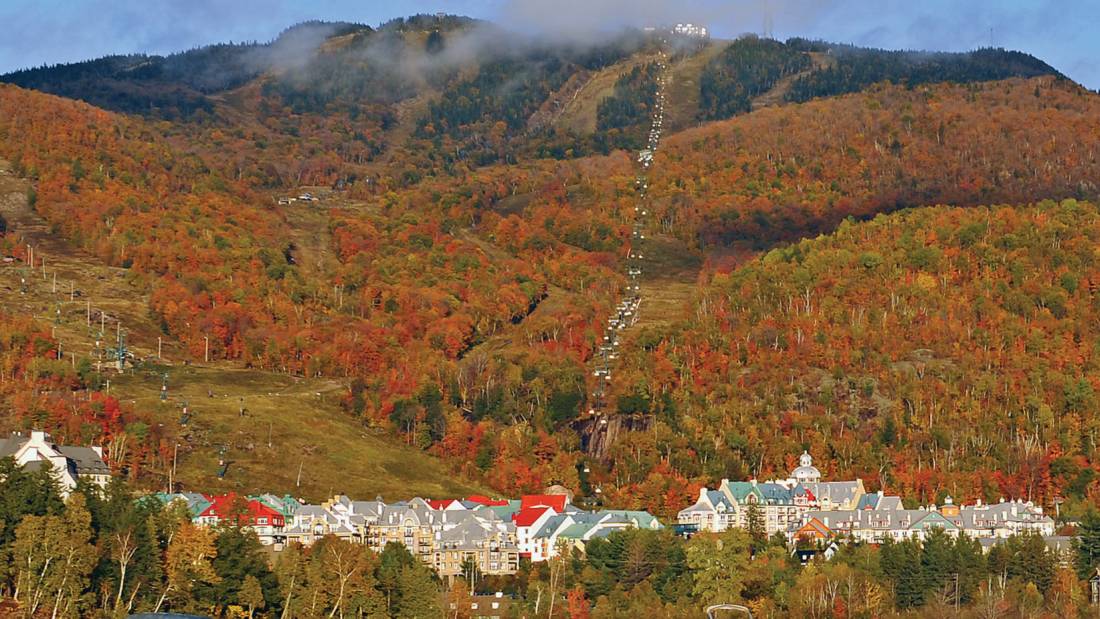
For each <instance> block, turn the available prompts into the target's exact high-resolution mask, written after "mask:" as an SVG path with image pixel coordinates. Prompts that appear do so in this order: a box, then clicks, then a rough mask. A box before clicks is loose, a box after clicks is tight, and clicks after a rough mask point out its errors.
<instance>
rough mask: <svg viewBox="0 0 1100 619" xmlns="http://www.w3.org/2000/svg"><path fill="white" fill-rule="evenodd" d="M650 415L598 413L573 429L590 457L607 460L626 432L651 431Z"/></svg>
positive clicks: (651, 418) (575, 423) (651, 419)
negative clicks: (611, 450) (620, 437)
mask: <svg viewBox="0 0 1100 619" xmlns="http://www.w3.org/2000/svg"><path fill="white" fill-rule="evenodd" d="M652 423H653V417H652V416H650V415H618V414H610V413H598V414H595V415H592V416H590V417H586V418H584V419H578V420H576V421H574V422H573V429H574V430H576V431H577V435H578V436H580V438H581V445H582V446H583V447H584V451H585V453H586V454H588V455H589V456H591V457H593V458H596V459H598V460H604V459H606V458H607V454H608V452H609V450H610V448H611V446H612V445H614V444H615V442H616V441H618V440H619V436H621V435H622V433H624V432H643V431H645V430H648V429H650V427H651V425H652Z"/></svg>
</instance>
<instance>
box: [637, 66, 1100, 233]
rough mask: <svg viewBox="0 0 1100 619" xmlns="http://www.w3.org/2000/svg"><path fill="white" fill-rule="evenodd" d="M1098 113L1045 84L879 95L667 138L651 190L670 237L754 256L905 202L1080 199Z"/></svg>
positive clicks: (1087, 191)
mask: <svg viewBox="0 0 1100 619" xmlns="http://www.w3.org/2000/svg"><path fill="white" fill-rule="evenodd" d="M1098 113H1100V100H1098V99H1097V98H1096V97H1095V96H1092V95H1090V94H1089V93H1088V92H1087V91H1085V90H1083V89H1081V88H1079V87H1077V86H1074V85H1072V84H1069V83H1067V82H1063V81H1060V80H1055V79H1053V78H1035V79H1033V80H1008V81H1003V82H991V83H986V84H977V85H969V86H952V85H937V86H931V87H924V88H913V89H910V88H905V87H900V86H881V87H877V88H873V89H870V90H868V91H866V92H864V93H860V94H856V95H849V96H847V97H841V98H835V99H827V100H821V101H816V102H812V103H809V104H806V105H799V106H790V107H783V108H778V109H767V110H761V111H759V112H757V113H754V114H752V115H749V116H744V117H741V118H738V119H735V120H732V121H728V122H724V123H715V124H711V125H707V126H704V127H700V128H698V129H694V130H690V131H685V132H682V133H680V134H677V135H675V136H673V137H671V138H670V139H669V140H668V142H667V144H666V148H665V149H664V151H663V152H662V154H661V155H660V157H659V163H660V165H658V166H656V167H655V173H654V177H653V180H652V182H651V184H650V186H651V191H652V193H653V196H654V198H655V200H656V207H655V208H656V209H657V215H658V217H659V219H660V220H661V222H662V225H663V226H664V228H665V229H666V230H668V231H669V232H671V233H674V234H677V235H678V236H680V237H681V238H684V239H685V240H691V239H697V240H698V242H700V243H703V244H711V245H719V246H721V245H727V244H730V243H739V242H740V243H748V244H751V245H755V246H757V247H767V246H769V245H770V244H772V243H775V242H781V241H792V240H796V239H798V238H801V237H804V236H812V235H814V234H817V233H819V232H823V231H828V230H830V229H832V228H833V227H834V226H836V224H837V223H839V222H840V221H841V220H843V219H845V218H846V217H850V216H854V217H857V218H863V217H870V216H873V215H874V214H875V213H879V212H884V211H891V210H894V209H897V208H902V207H907V206H921V205H925V204H937V203H947V204H960V205H965V204H981V203H986V202H1024V201H1027V200H1029V199H1032V198H1034V197H1052V198H1062V197H1089V196H1092V195H1095V193H1096V190H1097V186H1096V178H1097V173H1098V172H1100V160H1098V157H1100V133H1098V131H1097V126H1096V124H1095V123H1094V122H1092V119H1093V118H1095V117H1096V115H1097V114H1098Z"/></svg>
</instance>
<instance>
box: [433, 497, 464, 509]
mask: <svg viewBox="0 0 1100 619" xmlns="http://www.w3.org/2000/svg"><path fill="white" fill-rule="evenodd" d="M457 501H458V499H435V500H433V501H427V503H428V507H430V508H432V509H447V508H448V507H450V506H451V504H452V503H455V502H457Z"/></svg>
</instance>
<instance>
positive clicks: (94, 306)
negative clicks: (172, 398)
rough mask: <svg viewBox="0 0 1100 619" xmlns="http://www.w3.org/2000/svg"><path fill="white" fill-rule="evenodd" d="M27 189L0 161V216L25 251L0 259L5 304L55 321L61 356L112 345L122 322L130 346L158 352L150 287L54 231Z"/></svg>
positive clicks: (11, 310) (167, 349)
mask: <svg viewBox="0 0 1100 619" xmlns="http://www.w3.org/2000/svg"><path fill="white" fill-rule="evenodd" d="M29 189H30V184H29V183H28V182H27V181H26V180H24V179H21V178H18V177H16V176H15V175H14V173H13V172H12V170H11V167H10V165H9V164H8V162H6V161H0V216H2V217H3V218H4V219H5V220H6V221H7V226H8V230H9V231H10V232H13V233H15V234H17V235H19V238H20V239H21V241H22V245H23V250H24V251H25V252H27V254H28V255H27V257H26V259H25V260H15V261H12V262H4V263H3V264H2V265H0V304H2V306H3V308H4V311H5V312H6V313H8V314H11V315H13V316H27V317H36V318H39V319H41V320H42V322H43V323H48V324H52V325H53V329H52V330H53V332H54V336H55V337H56V338H57V339H58V341H59V342H60V343H61V347H62V353H63V355H64V356H65V357H66V358H71V354H75V355H77V358H82V357H86V356H88V355H89V354H92V352H93V351H94V349H95V347H96V341H99V342H100V344H101V347H103V348H105V347H113V346H114V345H115V338H116V335H117V334H118V332H119V326H118V325H119V324H120V323H121V325H122V326H121V330H122V331H124V332H125V335H126V337H127V338H128V340H127V348H129V349H130V350H131V351H132V352H134V353H135V354H138V355H141V356H155V355H156V353H157V338H158V337H159V336H160V330H159V328H158V326H157V325H156V324H155V323H154V322H153V321H152V320H150V319H149V310H148V308H149V295H148V292H147V291H146V290H145V289H144V288H143V287H142V286H140V285H138V284H136V283H135V282H134V280H133V274H132V273H130V271H129V270H127V269H123V268H118V267H111V266H107V264H105V263H104V262H103V260H101V259H99V258H98V257H96V256H94V255H92V254H91V253H89V252H87V251H85V250H83V249H82V248H79V247H76V246H74V245H73V244H72V243H70V242H68V241H67V240H66V239H64V238H62V237H61V235H60V234H58V233H57V232H55V231H54V230H53V229H52V228H51V226H50V224H49V223H48V222H46V220H44V219H43V218H42V217H41V216H40V215H39V214H38V213H36V212H35V211H34V209H33V208H32V207H31V205H30V203H29V202H28V199H27V196H28V191H29ZM28 248H29V249H28ZM31 252H33V264H31V262H30V258H31V256H30V255H29V254H30V253H31ZM43 261H44V262H45V264H44V265H43ZM89 317H90V318H89ZM101 329H102V335H101ZM162 341H163V346H164V349H163V353H164V354H166V355H168V354H171V353H177V352H178V350H177V348H175V346H174V344H173V343H172V342H170V341H169V340H168V339H167V338H163V339H162Z"/></svg>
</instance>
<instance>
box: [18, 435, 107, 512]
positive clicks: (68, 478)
mask: <svg viewBox="0 0 1100 619" xmlns="http://www.w3.org/2000/svg"><path fill="white" fill-rule="evenodd" d="M0 458H12V459H13V460H15V463H16V464H18V465H20V466H22V467H23V468H25V469H28V470H37V469H40V468H48V469H49V470H51V471H52V472H53V473H54V476H55V477H56V479H57V481H58V485H59V486H60V488H61V494H62V495H63V496H68V495H69V493H70V492H72V491H73V490H74V489H75V488H76V484H77V482H78V481H81V480H83V481H87V482H90V483H92V484H95V485H97V486H100V487H106V486H107V483H108V482H109V481H110V480H111V469H110V467H109V466H107V463H106V462H104V460H103V449H101V448H100V447H73V446H70V445H60V444H58V443H56V442H54V441H53V439H51V438H50V435H49V434H47V433H45V432H38V431H34V432H30V433H28V434H24V433H22V432H13V433H11V434H9V435H8V436H6V437H2V438H0Z"/></svg>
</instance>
